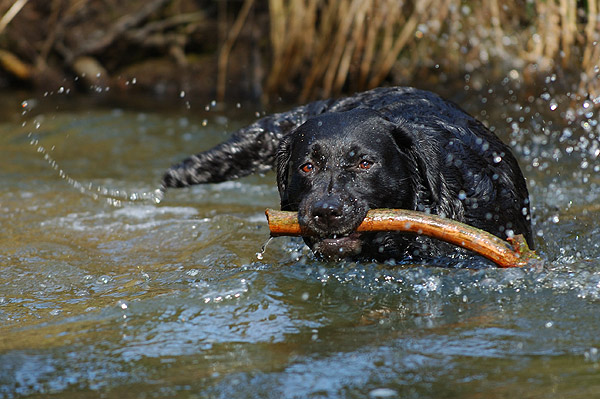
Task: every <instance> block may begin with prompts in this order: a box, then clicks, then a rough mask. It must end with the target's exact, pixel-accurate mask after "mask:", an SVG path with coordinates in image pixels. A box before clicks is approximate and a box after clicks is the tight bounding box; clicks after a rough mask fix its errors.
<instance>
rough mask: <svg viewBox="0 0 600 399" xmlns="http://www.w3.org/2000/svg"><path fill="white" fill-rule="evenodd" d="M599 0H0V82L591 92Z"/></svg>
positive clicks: (274, 93)
mask: <svg viewBox="0 0 600 399" xmlns="http://www.w3.org/2000/svg"><path fill="white" fill-rule="evenodd" d="M599 12H600V0H587V1H582V0H506V1H501V0H478V1H475V0H472V1H471V0H462V1H461V0H404V1H403V0H128V1H117V0H102V1H101V0H16V1H14V0H0V87H4V88H11V87H25V88H30V89H39V90H42V91H43V90H56V89H57V88H58V87H63V88H65V89H71V90H80V91H90V90H91V91H102V90H105V89H106V87H109V88H110V90H113V91H117V92H118V91H119V90H128V91H140V92H149V93H155V94H167V95H173V94H175V95H176V94H177V93H180V92H182V91H183V92H185V93H186V95H190V96H200V97H205V98H211V99H214V98H216V99H218V100H238V99H253V100H261V101H263V102H264V103H268V102H273V101H279V100H282V99H283V100H285V101H292V102H304V101H308V100H311V99H315V98H323V97H330V96H337V95H341V94H344V93H351V92H355V91H359V90H364V89H368V88H372V87H376V86H380V85H392V84H393V85H416V86H420V87H429V88H434V87H436V86H440V85H444V86H447V85H452V84H455V82H461V84H462V85H464V82H465V76H466V77H467V78H468V82H469V85H470V86H471V87H472V88H474V89H481V90H483V89H485V88H486V87H487V86H489V85H494V84H496V83H497V82H499V81H501V80H503V79H507V78H508V79H512V80H515V81H518V82H519V83H520V84H521V85H523V86H525V87H528V88H529V89H530V90H533V91H535V90H538V91H540V87H543V85H544V82H547V81H548V79H549V77H550V79H552V80H553V81H560V82H561V85H562V87H563V88H564V90H565V92H569V93H571V95H572V96H574V97H577V98H578V99H590V100H592V101H593V102H594V103H596V104H599V103H600V83H599V79H598V77H599V76H600V68H599V64H600V44H598V43H599V42H600V16H599Z"/></svg>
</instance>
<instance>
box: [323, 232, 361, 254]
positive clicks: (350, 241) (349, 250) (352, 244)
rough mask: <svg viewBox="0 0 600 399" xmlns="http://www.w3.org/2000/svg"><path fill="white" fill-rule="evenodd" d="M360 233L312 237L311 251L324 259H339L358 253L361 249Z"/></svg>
mask: <svg viewBox="0 0 600 399" xmlns="http://www.w3.org/2000/svg"><path fill="white" fill-rule="evenodd" d="M362 244H363V242H362V240H361V238H360V233H357V232H354V233H351V234H349V235H345V236H332V237H327V238H316V237H314V238H313V245H312V250H313V252H314V253H315V254H316V255H317V256H319V257H321V258H323V259H326V260H340V259H345V258H349V257H352V256H355V255H358V254H359V253H360V252H361V250H362Z"/></svg>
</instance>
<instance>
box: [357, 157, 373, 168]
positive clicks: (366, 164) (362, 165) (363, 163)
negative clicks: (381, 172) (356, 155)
mask: <svg viewBox="0 0 600 399" xmlns="http://www.w3.org/2000/svg"><path fill="white" fill-rule="evenodd" d="M371 166H373V162H371V161H367V160H366V159H363V160H362V161H360V163H359V164H358V167H359V168H361V169H365V170H366V169H371Z"/></svg>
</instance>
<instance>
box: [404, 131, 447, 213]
mask: <svg viewBox="0 0 600 399" xmlns="http://www.w3.org/2000/svg"><path fill="white" fill-rule="evenodd" d="M393 125H394V126H393V128H392V137H393V138H394V141H395V142H396V145H397V146H398V149H399V151H401V152H402V153H404V154H405V155H406V156H407V158H408V159H409V160H410V161H411V162H410V163H411V164H412V165H411V166H412V167H413V168H415V169H416V170H415V171H414V172H415V173H414V177H416V178H417V180H418V181H416V182H415V184H416V186H417V187H418V186H420V187H421V188H422V189H424V190H425V191H426V192H427V195H428V197H429V201H431V202H432V205H434V204H439V203H440V197H441V196H443V194H442V193H441V191H440V190H441V189H442V187H441V186H442V182H441V181H440V173H439V170H440V169H439V166H440V165H438V163H439V159H438V155H437V153H436V151H434V146H435V143H431V142H428V141H427V140H423V139H422V137H423V136H422V135H421V134H419V128H423V127H418V126H412V125H411V124H410V123H406V122H402V121H400V122H396V123H393ZM436 171H437V172H436ZM422 200H424V199H422Z"/></svg>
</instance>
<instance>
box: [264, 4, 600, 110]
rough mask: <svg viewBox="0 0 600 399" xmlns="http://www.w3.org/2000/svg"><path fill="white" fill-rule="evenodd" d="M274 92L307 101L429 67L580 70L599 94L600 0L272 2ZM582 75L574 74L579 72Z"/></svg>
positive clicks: (270, 87) (584, 87)
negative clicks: (294, 93) (294, 92)
mask: <svg viewBox="0 0 600 399" xmlns="http://www.w3.org/2000/svg"><path fill="white" fill-rule="evenodd" d="M269 7H270V21H271V26H270V39H271V48H272V59H271V60H272V61H271V70H270V74H269V77H268V80H267V82H266V84H265V90H266V92H267V93H268V94H269V95H278V94H280V92H281V90H282V88H286V87H291V88H297V87H299V88H298V91H299V97H300V98H299V99H300V100H302V101H305V100H308V99H311V98H316V97H328V96H332V95H336V94H339V93H340V92H342V91H355V90H363V89H368V88H372V87H375V86H378V85H381V84H382V83H383V82H384V81H385V80H392V81H394V83H403V82H410V81H411V80H412V79H413V78H414V76H415V75H416V74H418V73H419V72H420V71H422V70H423V69H428V70H432V71H433V70H434V69H435V70H438V71H440V72H442V71H443V72H445V73H446V74H450V75H452V74H453V75H457V76H458V75H460V74H464V73H472V72H474V71H476V70H478V69H480V68H481V67H486V69H496V70H500V71H502V72H503V73H506V72H508V71H510V70H513V69H514V70H516V71H517V72H521V73H523V74H524V75H531V74H533V75H537V76H544V75H547V74H550V73H555V72H557V71H561V72H563V73H566V74H569V73H571V74H572V75H574V76H575V78H574V80H575V81H579V91H580V94H581V95H582V96H587V97H592V98H597V97H598V96H600V83H599V82H598V79H597V78H598V64H599V63H600V45H598V42H599V41H600V19H599V14H598V12H599V9H600V0H588V1H585V2H578V1H576V0H537V1H526V0H508V1H504V2H499V1H498V0H481V1H477V2H475V1H466V2H465V1H461V0H418V1H417V0H405V1H401V0H369V1H364V0H323V1H318V0H269ZM579 74H580V75H581V76H578V75H579Z"/></svg>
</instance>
